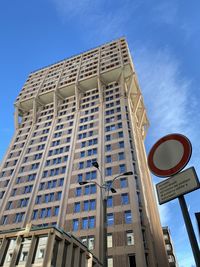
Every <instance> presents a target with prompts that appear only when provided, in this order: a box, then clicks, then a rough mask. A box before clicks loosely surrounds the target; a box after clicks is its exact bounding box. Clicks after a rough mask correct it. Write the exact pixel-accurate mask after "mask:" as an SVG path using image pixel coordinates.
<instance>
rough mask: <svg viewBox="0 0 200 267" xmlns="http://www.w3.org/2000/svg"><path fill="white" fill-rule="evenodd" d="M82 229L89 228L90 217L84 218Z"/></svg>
mask: <svg viewBox="0 0 200 267" xmlns="http://www.w3.org/2000/svg"><path fill="white" fill-rule="evenodd" d="M82 229H88V218H83V219H82Z"/></svg>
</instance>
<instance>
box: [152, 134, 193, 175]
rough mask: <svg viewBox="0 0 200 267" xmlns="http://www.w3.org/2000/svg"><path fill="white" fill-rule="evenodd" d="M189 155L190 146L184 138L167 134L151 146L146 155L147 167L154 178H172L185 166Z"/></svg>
mask: <svg viewBox="0 0 200 267" xmlns="http://www.w3.org/2000/svg"><path fill="white" fill-rule="evenodd" d="M191 154H192V145H191V143H190V140H189V139H188V138H187V137H186V136H184V135H182V134H169V135H166V136H164V137H162V138H161V139H159V140H158V141H157V142H156V143H155V144H154V145H153V147H152V148H151V150H150V152H149V155H148V165H149V168H150V170H151V172H152V173H153V174H154V175H156V176H160V177H168V176H172V175H174V174H176V173H178V172H179V171H181V170H182V169H183V168H184V167H185V166H186V164H187V163H188V161H189V160H190V157H191Z"/></svg>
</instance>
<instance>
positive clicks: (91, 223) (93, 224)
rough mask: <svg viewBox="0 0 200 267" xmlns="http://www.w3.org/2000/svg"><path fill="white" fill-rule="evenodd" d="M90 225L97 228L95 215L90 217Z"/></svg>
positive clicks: (91, 227)
mask: <svg viewBox="0 0 200 267" xmlns="http://www.w3.org/2000/svg"><path fill="white" fill-rule="evenodd" d="M88 226H89V228H90V229H93V228H95V217H94V216H91V217H89V225H88Z"/></svg>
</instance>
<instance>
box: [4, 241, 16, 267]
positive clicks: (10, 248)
mask: <svg viewBox="0 0 200 267" xmlns="http://www.w3.org/2000/svg"><path fill="white" fill-rule="evenodd" d="M15 246H16V239H10V240H9V246H8V249H7V253H6V258H5V261H4V264H6V265H7V264H8V263H10V262H11V259H12V256H13V251H14V249H15Z"/></svg>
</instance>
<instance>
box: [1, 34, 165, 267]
mask: <svg viewBox="0 0 200 267" xmlns="http://www.w3.org/2000/svg"><path fill="white" fill-rule="evenodd" d="M147 128H148V119H147V115H146V111H145V107H144V103H143V97H142V94H141V92H140V89H139V85H138V82H137V78H136V74H135V71H134V67H133V63H132V60H131V56H130V53H129V50H128V46H127V42H126V40H125V39H124V38H120V39H118V40H116V41H113V42H110V43H106V44H104V45H102V46H100V47H97V48H94V49H92V50H90V51H87V52H84V53H82V54H80V55H76V56H73V57H71V58H68V59H65V60H62V61H60V62H58V63H55V64H53V65H50V66H47V67H44V68H42V69H40V70H37V71H34V72H32V73H31V74H30V75H29V77H28V79H27V81H26V83H25V85H24V86H23V88H22V90H21V92H20V94H19V96H18V97H17V99H16V102H15V133H14V137H13V139H12V141H11V144H10V146H9V148H8V151H7V153H6V155H5V157H4V160H3V162H2V166H1V172H0V206H1V209H0V223H1V225H0V230H1V231H5V230H10V229H13V228H24V227H26V225H27V224H28V223H32V224H33V225H34V226H39V227H40V226H41V227H42V226H50V225H56V226H57V227H58V228H60V229H64V231H66V232H72V233H73V234H74V235H75V236H77V237H79V238H80V239H81V240H82V242H83V243H85V244H86V245H87V246H88V247H89V248H90V249H91V250H92V252H93V253H94V254H95V255H96V256H97V257H98V258H99V259H101V258H102V243H103V240H102V231H103V227H102V212H103V211H102V205H101V203H102V202H101V189H100V188H99V187H98V186H96V185H95V184H94V183H93V184H92V183H91V184H86V185H82V186H80V185H79V182H81V181H93V182H94V181H95V182H97V183H99V184H103V183H105V182H106V183H111V181H112V180H113V177H116V176H117V175H120V174H122V173H124V172H126V171H133V173H134V174H133V175H132V176H127V177H126V176H121V177H119V179H116V180H115V182H114V184H113V185H112V186H113V187H114V188H115V189H116V191H117V192H116V193H115V194H112V193H110V195H109V197H108V201H107V207H108V208H107V212H108V213H107V232H108V237H107V241H108V242H107V243H108V266H109V267H111V266H114V267H121V266H123V267H129V266H130V267H132V266H138V267H145V266H150V267H154V266H155V267H156V266H159V267H165V266H168V263H167V255H166V252H165V246H164V240H163V235H162V228H161V225H160V219H159V214H158V210H157V205H156V201H155V197H154V193H153V185H152V182H151V177H150V174H149V171H148V167H147V163H146V154H145V148H144V139H145V135H146V131H147ZM96 161H97V162H98V163H99V166H100V167H99V168H100V170H101V174H102V175H100V173H99V172H97V169H95V168H94V167H93V165H92V163H93V162H96ZM20 266H21V265H20Z"/></svg>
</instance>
